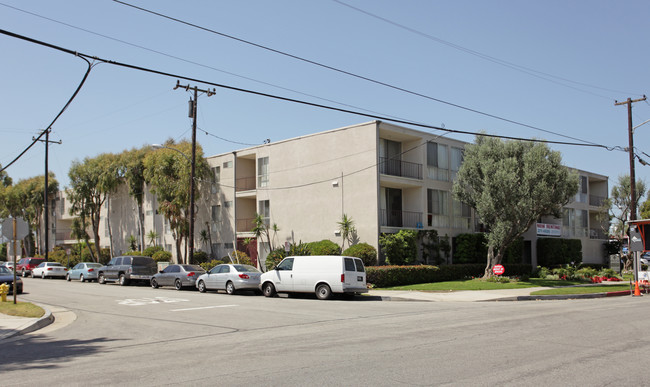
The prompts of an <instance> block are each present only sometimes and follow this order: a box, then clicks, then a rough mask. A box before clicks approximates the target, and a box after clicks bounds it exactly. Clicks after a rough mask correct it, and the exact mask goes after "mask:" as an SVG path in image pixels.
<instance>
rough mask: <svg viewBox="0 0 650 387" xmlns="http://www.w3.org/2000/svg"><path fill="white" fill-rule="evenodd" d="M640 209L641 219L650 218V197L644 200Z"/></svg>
mask: <svg viewBox="0 0 650 387" xmlns="http://www.w3.org/2000/svg"><path fill="white" fill-rule="evenodd" d="M639 211H641V219H650V199H648V200H646V201H645V202H643V204H642V205H641V207H639Z"/></svg>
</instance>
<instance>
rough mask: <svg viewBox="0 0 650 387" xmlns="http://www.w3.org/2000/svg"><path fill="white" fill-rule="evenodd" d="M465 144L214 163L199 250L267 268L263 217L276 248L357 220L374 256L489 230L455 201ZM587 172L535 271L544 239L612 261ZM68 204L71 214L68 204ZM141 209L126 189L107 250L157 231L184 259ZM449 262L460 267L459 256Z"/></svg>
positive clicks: (294, 150) (327, 234)
mask: <svg viewBox="0 0 650 387" xmlns="http://www.w3.org/2000/svg"><path fill="white" fill-rule="evenodd" d="M465 145H466V143H465V142H462V141H458V140H453V139H449V138H446V137H444V136H441V135H438V134H434V133H427V132H423V131H417V130H413V129H409V128H404V127H400V126H396V125H392V124H389V123H385V122H379V121H373V122H368V123H363V124H359V125H353V126H348V127H344V128H339V129H334V130H329V131H325V132H320V133H315V134H310V135H306V136H301V137H297V138H292V139H287V140H283V141H278V142H273V143H268V144H263V145H259V146H255V147H250V148H246V149H241V150H237V151H234V152H230V153H224V154H220V155H215V156H211V157H207V161H208V163H209V165H210V167H211V169H212V173H213V177H214V179H213V180H212V181H209V182H202V183H201V184H199V189H200V200H198V202H197V213H196V221H195V243H194V245H195V248H196V249H199V250H203V251H206V252H208V253H211V254H212V255H213V256H214V257H216V258H220V257H224V256H225V255H227V254H228V253H229V252H232V251H233V249H234V248H238V249H240V250H244V249H248V251H249V253H250V254H251V255H252V256H259V259H261V260H264V259H265V257H266V255H267V254H268V252H269V246H268V245H269V241H267V240H266V238H265V240H255V235H254V233H253V232H252V231H251V230H252V229H253V227H254V219H255V215H256V214H260V215H261V216H262V217H263V220H264V222H265V223H266V224H267V225H268V226H270V227H272V226H273V225H276V226H277V231H275V232H274V231H271V235H270V243H271V245H273V247H276V248H277V247H282V246H283V245H284V244H285V243H286V242H290V243H299V242H301V241H302V242H312V241H319V240H322V239H330V240H332V241H334V242H336V243H338V244H340V243H341V236H340V235H339V232H338V228H339V226H338V222H339V221H340V220H341V217H342V216H343V214H346V215H347V216H348V217H350V218H352V220H353V221H354V225H355V227H356V230H357V235H356V239H357V240H358V241H359V242H366V243H369V244H371V245H373V246H374V247H375V248H378V247H379V236H380V235H381V234H382V233H393V232H397V231H399V230H401V229H418V230H429V229H435V230H436V231H437V232H438V235H440V236H442V237H444V236H447V237H449V238H454V237H455V236H457V235H459V234H462V233H471V232H477V231H480V230H481V225H479V222H478V220H477V219H476V217H475V215H474V213H473V211H472V210H471V208H469V207H468V206H467V205H465V204H464V203H461V202H459V201H456V200H455V199H454V198H453V196H452V194H451V190H452V185H453V181H454V179H455V176H456V173H457V172H458V170H459V168H460V165H461V163H462V157H463V148H464V146H465ZM578 173H579V175H580V184H581V185H580V192H579V193H578V194H577V195H576V200H575V201H574V202H573V203H571V204H569V205H567V206H566V208H565V216H564V217H563V218H561V219H553V218H548V217H546V218H543V219H540V220H539V223H538V224H537V225H536V226H534V227H532V228H531V229H530V230H529V231H528V232H527V233H526V234H525V235H524V238H525V252H524V261H525V262H530V263H532V264H536V261H537V260H536V254H535V250H536V241H537V238H544V237H550V238H553V237H565V238H578V239H580V240H581V241H582V246H583V261H584V262H593V263H602V262H604V250H603V248H602V245H603V243H604V242H605V240H606V234H605V231H604V230H603V227H602V226H601V222H600V220H599V218H598V217H597V213H598V211H599V205H600V204H601V203H602V200H603V199H604V198H606V197H607V193H608V186H607V177H605V176H601V175H597V174H594V173H589V172H584V171H578ZM59 200H60V203H59V205H60V206H61V208H63V207H65V199H64V198H63V197H61V198H60V199H59ZM135 206H136V205H135V201H134V200H133V199H132V198H130V197H129V196H128V194H127V192H126V189H123V190H121V191H120V192H118V193H117V194H116V195H113V197H112V199H111V200H110V201H108V202H107V203H106V204H105V207H106V208H105V209H104V210H103V213H104V214H110V218H109V217H105V218H106V219H105V220H104V221H103V222H102V225H101V229H100V233H102V245H103V246H108V242H109V238H108V235H109V233H108V226H109V225H110V226H111V233H112V235H113V246H114V250H115V253H116V254H119V253H122V252H125V251H127V250H128V245H127V244H126V241H127V239H128V236H129V235H134V236H136V237H137V236H138V235H140V232H144V233H145V235H146V234H148V233H149V232H150V231H151V230H154V232H155V234H156V235H157V236H158V237H157V240H156V243H157V244H158V245H161V246H163V247H164V248H165V249H166V250H168V251H170V252H172V254H174V255H175V249H174V244H173V243H174V242H173V236H172V235H171V232H170V230H169V227H168V225H167V223H166V221H165V220H164V218H163V217H162V216H161V215H158V214H157V211H156V210H157V203H156V200H155V196H154V195H151V194H150V193H147V195H146V196H145V204H144V206H145V222H144V224H145V227H144V231H142V230H140V229H139V226H138V222H137V215H136V213H137V211H136V207H135ZM64 212H65V213H67V212H66V211H63V210H62V212H61V217H59V218H57V220H56V222H57V225H58V226H57V234H56V244H59V243H62V244H63V243H68V242H70V240H69V239H66V237H65V235H66V234H65V233H66V232H67V231H69V227H70V226H69V225H68V222H71V219H70V218H69V216H68V215H64ZM59 222H60V223H59ZM605 227H606V226H605ZM201 233H203V237H201V238H200V237H199V235H200V234H201ZM206 236H207V237H208V240H207V241H206V238H205V237H206ZM59 237H62V238H61V239H60V238H59ZM146 244H148V242H147V243H146ZM448 261H449V262H453V252H452V257H449V260H448Z"/></svg>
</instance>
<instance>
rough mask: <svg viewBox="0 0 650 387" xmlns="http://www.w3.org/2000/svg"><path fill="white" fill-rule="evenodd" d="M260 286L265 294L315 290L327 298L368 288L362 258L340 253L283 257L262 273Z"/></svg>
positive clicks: (271, 295) (322, 298)
mask: <svg viewBox="0 0 650 387" xmlns="http://www.w3.org/2000/svg"><path fill="white" fill-rule="evenodd" d="M260 289H261V290H262V292H263V293H264V295H265V296H266V297H273V296H275V294H276V293H316V297H318V298H319V299H321V300H327V299H328V298H330V297H331V296H332V293H340V294H348V295H354V294H360V293H365V292H367V291H368V288H367V286H366V269H365V267H364V266H363V261H362V260H361V259H359V258H354V257H343V256H340V255H311V256H296V257H286V258H285V259H283V260H282V262H280V263H279V264H278V265H277V266H276V267H275V268H274V269H273V270H269V271H268V272H266V273H264V274H262V277H261V278H260Z"/></svg>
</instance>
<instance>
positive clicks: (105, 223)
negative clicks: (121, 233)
mask: <svg viewBox="0 0 650 387" xmlns="http://www.w3.org/2000/svg"><path fill="white" fill-rule="evenodd" d="M109 236H110V235H109V234H108V218H104V237H105V238H108V237H109Z"/></svg>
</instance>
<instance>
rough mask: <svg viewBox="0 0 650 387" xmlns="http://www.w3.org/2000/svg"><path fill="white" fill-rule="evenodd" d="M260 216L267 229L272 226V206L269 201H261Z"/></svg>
mask: <svg viewBox="0 0 650 387" xmlns="http://www.w3.org/2000/svg"><path fill="white" fill-rule="evenodd" d="M258 214H259V215H260V216H261V217H262V219H263V220H264V224H265V225H266V227H270V226H271V204H270V202H269V201H268V200H260V202H259V212H258Z"/></svg>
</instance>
